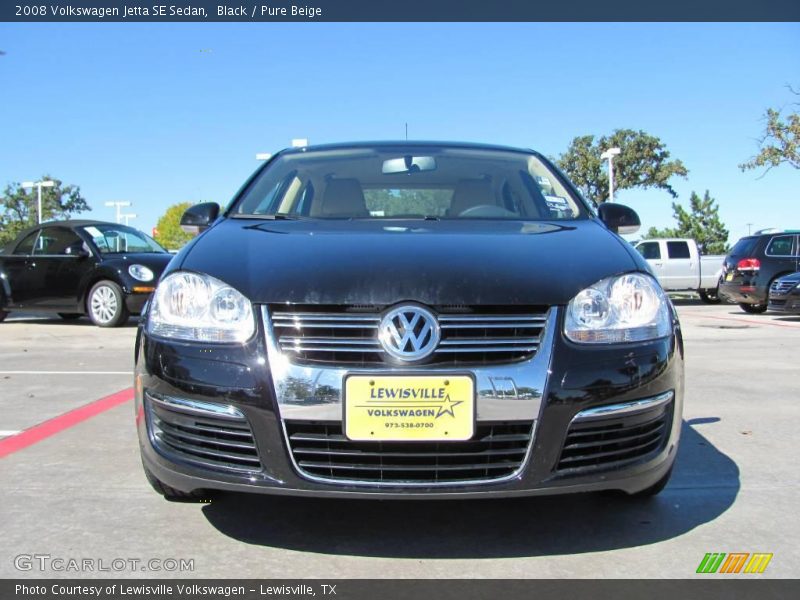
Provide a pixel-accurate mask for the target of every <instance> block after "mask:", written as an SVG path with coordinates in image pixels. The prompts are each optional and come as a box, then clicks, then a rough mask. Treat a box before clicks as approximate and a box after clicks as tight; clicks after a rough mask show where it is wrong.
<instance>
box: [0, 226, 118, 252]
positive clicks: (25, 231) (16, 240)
mask: <svg viewBox="0 0 800 600" xmlns="http://www.w3.org/2000/svg"><path fill="white" fill-rule="evenodd" d="M89 225H114V226H117V225H121V224H120V223H111V222H110V221H97V220H94V219H65V220H62V221H44V222H43V223H39V224H37V225H32V226H30V227H28V228H26V229H23V230H22V231H20V232H19V233H18V234H17V237H15V238H14V239H13V240H11V241H9V242H8V243H7V244H6V245H5V247H0V252H5V251H9V252H10V251H11V249H12V248H16V247H17V244H19V242H21V241H22V238H24V237H25V236H27V235H30V233H31V232H32V231H36V230H37V229H41V228H43V227H87V226H89Z"/></svg>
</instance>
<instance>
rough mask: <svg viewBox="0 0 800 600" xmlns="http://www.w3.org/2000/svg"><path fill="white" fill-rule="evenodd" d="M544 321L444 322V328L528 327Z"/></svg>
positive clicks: (536, 325) (442, 326)
mask: <svg viewBox="0 0 800 600" xmlns="http://www.w3.org/2000/svg"><path fill="white" fill-rule="evenodd" d="M541 323H544V321H536V322H522V321H519V320H515V321H503V322H492V321H487V322H484V323H453V322H448V323H442V325H441V328H442V329H513V328H517V329H528V328H533V327H538V326H539V324H541Z"/></svg>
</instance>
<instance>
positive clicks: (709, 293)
mask: <svg viewBox="0 0 800 600" xmlns="http://www.w3.org/2000/svg"><path fill="white" fill-rule="evenodd" d="M697 293H698V294H700V300H702V301H703V302H704V303H706V304H719V302H720V298H719V288H717V289H715V290H700V291H699V292H697Z"/></svg>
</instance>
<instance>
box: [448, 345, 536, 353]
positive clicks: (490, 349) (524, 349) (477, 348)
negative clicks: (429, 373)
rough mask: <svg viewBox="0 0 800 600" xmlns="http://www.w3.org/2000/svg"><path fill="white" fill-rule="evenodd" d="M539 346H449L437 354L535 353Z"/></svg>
mask: <svg viewBox="0 0 800 600" xmlns="http://www.w3.org/2000/svg"><path fill="white" fill-rule="evenodd" d="M538 347H539V346H538V345H536V346H500V347H495V346H464V347H460V346H449V347H447V348H439V349H437V350H435V351H434V352H436V353H446V354H450V353H451V352H453V353H455V352H533V351H534V350H536V349H537V348H538Z"/></svg>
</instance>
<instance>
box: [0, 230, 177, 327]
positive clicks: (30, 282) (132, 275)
mask: <svg viewBox="0 0 800 600" xmlns="http://www.w3.org/2000/svg"><path fill="white" fill-rule="evenodd" d="M171 258H172V255H171V254H169V252H167V251H166V250H164V248H162V247H161V246H159V245H158V244H157V243H156V242H155V241H154V240H153V239H152V238H150V237H148V236H147V235H145V234H143V233H142V232H141V231H138V230H136V229H133V228H132V227H127V226H125V225H118V224H116V223H105V222H103V221H77V220H76V221H50V222H47V223H42V224H41V225H38V226H36V227H32V228H30V229H27V230H25V231H23V232H22V233H21V234H20V235H19V236H18V237H17V239H16V240H15V241H14V242H12V243H11V244H9V245H8V246H6V248H5V249H4V250H3V251H2V252H0V284H1V285H0V321H3V320H4V319H5V318H6V316H7V315H8V313H9V312H11V311H25V312H45V313H57V314H59V315H60V316H61V317H62V318H64V319H77V318H79V317H81V316H82V315H88V316H89V318H90V319H91V320H92V322H93V323H94V324H95V325H98V326H100V327H116V326H118V325H122V324H123V323H125V322H126V321H127V320H128V317H129V316H130V315H131V314H138V313H139V312H140V311H141V309H142V306H143V305H144V303H145V302H146V301H147V299H148V298H149V297H150V294H151V293H152V292H153V290H154V289H155V285H156V281H158V278H159V277H160V276H161V273H162V271H163V270H164V269H165V268H166V266H167V264H168V263H169V261H170V259H171Z"/></svg>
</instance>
